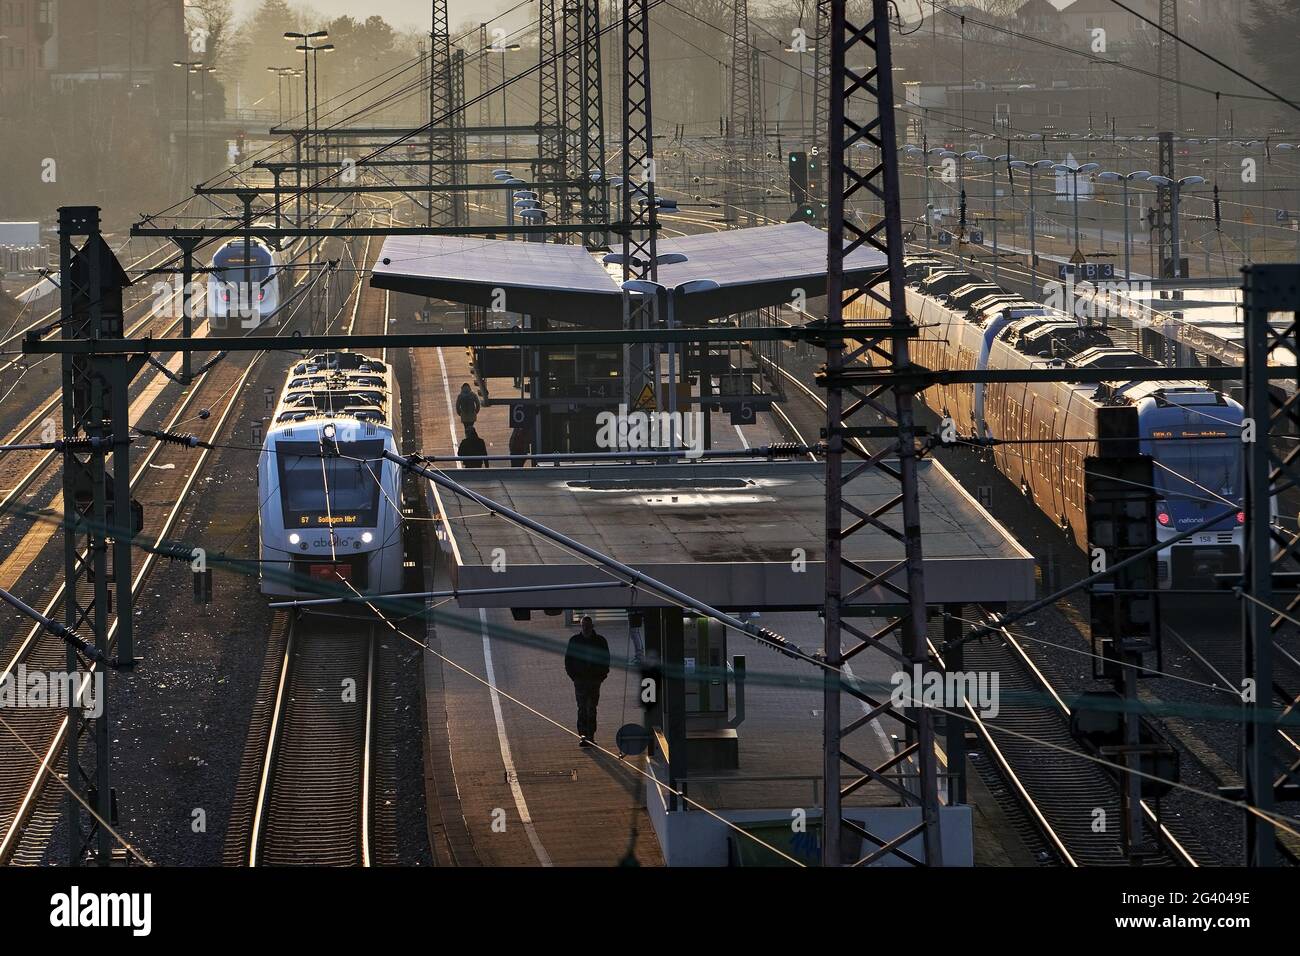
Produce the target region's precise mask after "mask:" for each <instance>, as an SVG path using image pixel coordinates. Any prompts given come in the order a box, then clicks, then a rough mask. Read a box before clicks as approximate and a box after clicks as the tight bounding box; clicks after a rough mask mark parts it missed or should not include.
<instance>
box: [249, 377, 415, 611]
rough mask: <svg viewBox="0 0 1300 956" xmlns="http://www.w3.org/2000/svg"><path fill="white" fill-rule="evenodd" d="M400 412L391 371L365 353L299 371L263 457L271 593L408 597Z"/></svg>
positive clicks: (264, 572)
mask: <svg viewBox="0 0 1300 956" xmlns="http://www.w3.org/2000/svg"><path fill="white" fill-rule="evenodd" d="M400 424H401V411H400V403H399V396H398V391H397V386H396V382H395V381H394V379H393V371H392V367H391V366H389V365H388V364H387V363H386V362H384V361H382V360H380V359H376V358H371V357H370V356H367V355H362V354H361V353H359V352H323V353H320V354H318V355H315V356H312V357H310V358H307V359H304V360H302V361H300V362H297V363H295V364H294V366H293V368H292V370H291V371H290V374H289V377H288V380H287V381H286V382H285V385H284V388H283V390H282V391H281V394H280V401H279V402H278V404H277V405H276V409H275V415H274V418H273V419H272V421H271V425H270V427H269V428H268V429H267V433H266V439H265V441H264V442H263V444H262V451H261V454H260V455H259V457H258V465H257V490H258V502H259V505H258V523H259V540H260V558H261V566H260V567H261V572H260V575H261V585H262V593H263V594H267V595H275V596H279V597H305V596H322V595H327V596H344V595H350V594H352V593H353V591H354V590H355V591H356V592H360V593H361V594H366V595H370V594H386V593H393V592H397V591H400V590H401V588H402V577H403V522H402V514H401V506H400V503H401V501H402V470H401V468H399V467H398V466H397V465H395V464H393V463H392V462H390V461H387V460H385V459H384V457H383V455H384V452H385V451H391V452H397V451H398V445H397V439H396V437H395V434H394V433H395V432H396V431H397V429H398V428H400Z"/></svg>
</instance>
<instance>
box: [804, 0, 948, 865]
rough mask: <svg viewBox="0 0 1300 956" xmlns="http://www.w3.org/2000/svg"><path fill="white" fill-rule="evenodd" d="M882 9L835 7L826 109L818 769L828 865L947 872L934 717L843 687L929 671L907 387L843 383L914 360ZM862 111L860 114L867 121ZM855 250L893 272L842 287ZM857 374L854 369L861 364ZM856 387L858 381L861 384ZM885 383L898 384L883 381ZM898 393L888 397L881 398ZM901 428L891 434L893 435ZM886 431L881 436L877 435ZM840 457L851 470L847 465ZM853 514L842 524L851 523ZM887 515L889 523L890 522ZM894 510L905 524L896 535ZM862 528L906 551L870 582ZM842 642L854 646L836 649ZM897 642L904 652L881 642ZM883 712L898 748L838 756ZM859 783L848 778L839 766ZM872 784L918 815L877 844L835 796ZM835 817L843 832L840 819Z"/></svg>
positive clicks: (882, 5) (876, 3)
mask: <svg viewBox="0 0 1300 956" xmlns="http://www.w3.org/2000/svg"><path fill="white" fill-rule="evenodd" d="M888 11H889V2H888V0H872V3H871V19H870V21H868V22H867V23H865V24H863V25H861V26H857V25H854V24H852V23H850V22H848V20H847V18H846V15H845V0H832V2H831V3H830V41H831V42H830V80H831V82H830V93H831V97H830V104H829V105H830V109H829V114H828V115H829V128H828V132H829V154H828V158H829V167H830V191H829V196H828V198H829V201H830V202H829V210H828V212H829V231H830V235H829V242H828V270H827V286H826V302H827V308H826V369H825V373H824V376H823V383H824V385H825V386H826V389H827V393H826V441H827V456H826V605H825V619H826V620H825V625H826V630H825V642H826V643H825V657H826V663H827V664H828V665H829V667H830V668H831V669H832V674H831V675H829V676H828V678H827V680H826V683H825V714H824V735H825V753H824V772H825V778H826V796H825V809H824V813H825V820H826V824H825V835H824V839H823V843H822V852H823V857H822V861H823V863H824V864H826V865H832V866H838V865H839V864H840V863H841V851H840V847H841V837H842V835H843V834H844V833H845V832H851V833H855V834H857V835H859V836H861V837H862V839H863V840H864V841H865V843H866V844H867V846H864V849H865V850H866V851H867V852H866V853H865V855H864V856H862V857H861V858H858V859H857V860H856V862H857V863H859V864H868V863H872V862H874V861H875V860H877V859H879V858H881V857H883V856H885V855H886V854H889V853H893V854H894V855H896V856H899V857H901V858H902V859H904V860H906V861H908V862H910V863H914V864H922V863H926V864H930V865H941V864H942V861H943V860H942V852H941V850H940V840H939V802H938V768H937V762H936V757H935V750H934V722H933V711H931V710H930V709H928V708H924V707H911V708H906V709H904V710H903V711H902V712H899V710H898V709H896V708H895V707H893V705H892V704H891V702H890V700H889V699H885V700H877V699H875V698H874V697H872V696H871V695H870V694H868V693H866V692H864V691H863V690H862V689H861V688H859V687H857V686H854V685H852V684H849V683H845V681H844V676H845V675H844V673H843V670H844V667H845V665H846V664H847V663H848V661H849V660H850V659H852V658H853V657H855V656H857V655H858V654H859V653H861V652H863V651H868V650H871V649H873V648H874V649H876V650H878V651H880V652H883V653H886V654H888V655H889V656H891V657H892V658H893V659H894V660H895V661H896V662H897V663H898V664H901V666H903V667H906V668H907V669H908V671H909V672H914V669H915V668H918V667H919V668H920V669H921V671H922V673H924V672H925V671H926V670H929V669H932V666H933V665H932V664H931V661H930V659H929V655H928V654H927V645H926V607H925V591H924V586H923V580H922V565H921V525H920V505H919V502H918V498H917V458H918V451H917V444H916V435H915V426H914V424H913V412H912V406H913V395H914V391H915V389H914V388H913V386H911V385H908V384H904V383H899V384H892V383H890V382H888V381H881V382H878V383H872V384H870V385H868V386H866V387H855V386H854V385H853V384H852V378H851V377H850V376H847V375H845V372H846V371H847V370H848V369H849V367H850V366H851V365H856V364H857V363H858V361H859V359H863V358H866V357H867V356H868V355H870V356H872V357H874V358H876V359H878V360H881V362H883V364H885V365H886V369H885V372H886V373H887V372H889V371H901V370H904V369H907V368H908V367H909V365H910V359H909V356H908V344H909V340H910V337H911V336H912V335H914V334H915V326H914V325H913V324H912V322H911V320H910V318H909V317H908V314H907V308H906V301H905V298H904V289H905V283H906V279H905V276H904V272H903V235H902V218H901V210H900V203H899V184H898V164H897V150H896V148H895V147H896V139H897V137H896V134H895V128H894V110H893V102H894V90H893V77H892V74H891V72H890V66H891V58H890V47H889V19H888ZM850 53H854V54H857V55H858V58H859V59H860V58H862V57H864V56H865V58H866V61H867V63H869V64H870V66H869V67H867V68H866V70H865V72H859V70H858V69H857V68H851V67H848V66H846V60H847V58H848V56H849V54H850ZM860 117H866V118H865V119H861V118H860ZM859 145H869V146H873V147H874V148H875V155H876V156H877V157H879V159H878V161H877V162H876V164H875V165H873V166H871V167H869V168H867V169H866V170H865V171H858V170H854V169H852V168H851V167H850V166H849V163H848V157H849V152H850V150H852V149H853V148H854V147H856V146H859ZM861 193H865V194H866V198H874V199H876V200H879V201H880V203H881V205H882V208H883V212H884V215H883V217H882V218H881V219H880V220H879V221H878V222H876V223H874V224H872V225H869V226H860V225H858V224H857V223H855V222H853V221H851V220H850V219H849V217H848V216H846V207H847V206H848V205H849V203H850V202H851V201H852V200H853V199H854V198H855V197H857V196H858V195H859V194H861ZM862 247H868V248H871V249H875V250H877V251H880V252H883V253H884V254H885V255H886V256H887V258H888V263H889V266H888V269H887V270H886V271H884V272H877V273H875V274H872V275H869V276H868V277H867V278H865V279H863V280H862V282H861V284H852V285H846V284H845V281H844V271H843V263H844V258H845V256H846V255H848V254H849V253H851V252H853V251H854V250H857V249H859V248H862ZM860 300H865V301H863V302H862V304H863V305H866V304H868V302H870V303H874V304H875V305H876V306H877V307H880V308H883V310H884V314H885V315H886V316H887V317H888V318H887V321H884V322H879V321H874V322H870V323H867V322H856V321H855V322H854V323H853V324H848V323H846V322H845V316H844V313H845V309H846V307H848V306H851V305H853V304H855V303H858V302H859V301H860ZM859 368H860V366H859ZM859 380H861V379H860V377H859ZM891 386H892V387H891ZM891 394H892V401H891V400H890V398H889V396H890V395H891ZM872 413H875V414H876V415H878V416H879V417H880V418H881V419H883V420H884V421H885V422H886V423H888V426H889V428H888V429H887V430H888V432H889V433H891V434H895V433H896V436H897V441H896V442H894V443H891V444H890V445H889V446H888V447H886V448H882V449H880V450H878V451H874V452H868V451H863V450H861V449H860V447H859V446H858V445H857V443H856V442H854V441H852V440H851V439H853V438H855V437H860V436H862V435H864V434H870V433H864V432H863V431H861V430H860V429H859V425H858V423H859V422H862V423H865V422H866V421H868V420H870V416H871V415H872ZM895 430H896V431H895ZM878 431H884V430H878ZM846 457H848V458H849V459H850V462H849V463H847V467H846V462H845V461H844V459H845V458H846ZM869 473H876V474H880V473H883V474H884V475H886V476H887V477H888V478H889V480H890V481H893V482H897V484H898V494H897V495H896V496H894V497H892V498H891V499H890V500H889V501H887V502H886V503H884V504H883V505H881V506H880V507H879V508H877V509H875V510H874V511H872V512H870V513H868V512H864V511H862V510H860V509H858V508H857V507H855V506H853V505H851V504H850V503H849V502H848V501H846V500H845V492H846V490H851V489H852V487H853V482H854V481H855V480H859V479H860V478H862V476H864V475H866V474H869ZM846 514H847V515H848V516H849V518H850V520H849V523H848V524H847V526H846V525H845V515H846ZM891 516H892V517H893V518H894V519H895V522H893V523H891V522H890V521H889V520H888V519H889V518H890V517H891ZM899 516H901V519H902V527H901V529H900V528H898V527H895V524H896V519H897V518H898V517H899ZM867 528H874V529H876V530H878V531H882V532H884V533H885V534H887V535H888V536H889V537H891V538H893V539H894V540H895V541H897V542H899V543H900V544H901V545H902V546H903V557H902V558H901V559H900V560H898V561H897V562H896V563H894V564H893V565H892V566H890V567H889V568H887V569H886V570H884V571H883V572H881V573H879V574H876V573H873V572H872V571H870V570H868V569H867V568H865V567H863V566H862V565H861V564H859V563H857V562H855V561H854V560H852V559H851V558H848V557H846V556H845V555H844V552H843V544H844V542H845V541H846V540H848V539H850V538H852V536H853V535H854V534H855V533H857V532H859V531H863V530H864V529H867ZM873 594H874V595H876V596H877V598H876V599H877V600H879V597H878V596H879V595H882V594H889V595H892V596H893V597H894V599H895V600H897V601H899V602H901V608H902V610H901V612H899V613H898V614H897V616H895V617H892V618H891V619H887V620H886V621H885V623H884V625H883V626H881V627H879V628H877V629H875V630H874V631H871V632H868V631H867V630H866V629H864V628H862V627H860V626H859V624H858V623H857V622H859V621H862V620H865V619H867V618H868V617H879V616H880V615H881V614H883V613H886V612H885V611H881V610H876V611H872V610H870V609H869V607H868V606H867V605H865V604H864V603H863V602H864V600H869V599H870V598H871V596H872V595H873ZM845 636H847V637H848V638H849V640H850V642H851V644H850V646H849V647H848V649H847V650H846V649H844V648H843V646H842V640H843V638H844V637H845ZM893 637H896V638H897V639H898V641H899V643H900V647H901V651H902V654H901V656H899V655H898V654H897V653H896V652H894V651H893V650H892V649H891V648H889V647H888V644H887V642H888V641H889V640H890V639H891V638H893ZM842 692H847V693H848V694H850V695H851V696H853V697H855V698H857V699H858V700H860V701H862V702H863V703H864V704H866V705H867V707H868V708H869V712H868V713H867V714H866V715H864V716H862V717H860V718H858V719H856V720H854V721H853V722H852V723H850V724H848V725H847V726H842V725H841V708H840V704H841V694H842ZM881 717H889V718H892V719H894V720H895V721H897V722H898V723H899V724H901V725H902V726H903V728H904V729H905V730H906V732H907V741H906V746H904V747H902V748H901V749H900V751H899V752H898V753H897V754H895V755H891V756H889V757H887V759H886V760H885V761H884V763H882V764H881V765H879V766H876V767H871V766H868V765H867V764H865V763H863V762H862V761H860V760H858V759H856V758H854V757H852V756H850V755H849V754H847V753H845V752H844V749H843V746H842V740H843V738H845V737H847V736H848V735H849V734H851V733H853V732H854V731H857V730H859V729H860V728H862V727H865V726H867V725H869V724H870V723H871V721H872V720H875V719H877V718H881ZM905 762H910V763H911V764H912V766H913V767H914V768H915V770H916V771H917V776H918V784H919V786H918V787H916V788H908V787H904V786H902V785H901V784H899V783H898V782H897V781H895V780H892V779H890V778H889V777H888V776H887V774H889V773H890V772H891V771H892V770H894V769H895V768H898V767H900V766H904V765H905ZM846 764H847V765H848V766H849V767H851V768H852V769H853V770H854V771H855V775H854V776H853V778H852V779H851V780H849V781H848V782H847V783H843V782H842V775H841V772H842V768H843V766H844V765H846ZM872 781H875V782H878V783H880V784H882V785H884V786H886V787H888V788H889V789H890V790H892V791H894V792H895V793H897V794H898V795H899V796H900V797H901V798H902V800H903V801H904V803H905V804H907V805H911V806H917V805H919V807H920V811H921V812H920V819H919V821H918V822H917V823H916V824H915V825H914V826H912V827H908V828H907V829H906V830H904V832H902V833H901V834H899V835H898V836H896V837H892V838H885V837H877V836H875V835H874V834H872V833H870V832H869V831H868V830H867V829H866V828H864V827H863V826H862V825H860V824H859V823H857V822H854V821H852V820H848V819H846V818H845V817H844V814H843V800H844V798H845V797H847V796H849V795H850V794H852V793H853V792H855V791H856V790H858V789H859V788H861V787H862V786H864V785H865V784H867V783H869V782H872ZM837 821H838V824H839V825H836V822H837ZM918 835H919V836H921V837H922V840H923V844H924V848H925V849H924V855H923V859H917V858H916V857H914V856H913V855H912V854H910V853H908V852H906V851H905V850H904V849H903V846H904V844H906V843H907V842H908V841H910V840H911V839H913V838H914V837H916V836H918Z"/></svg>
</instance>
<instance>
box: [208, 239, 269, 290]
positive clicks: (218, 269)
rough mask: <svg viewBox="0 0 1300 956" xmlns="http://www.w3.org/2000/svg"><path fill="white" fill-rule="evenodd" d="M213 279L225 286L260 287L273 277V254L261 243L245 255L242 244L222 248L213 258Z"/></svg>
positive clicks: (253, 246) (248, 249)
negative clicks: (248, 284) (236, 284)
mask: <svg viewBox="0 0 1300 956" xmlns="http://www.w3.org/2000/svg"><path fill="white" fill-rule="evenodd" d="M212 268H213V270H214V271H213V273H212V277H213V279H215V280H216V281H217V282H220V283H222V284H223V285H224V284H231V283H242V282H256V283H258V284H259V285H260V284H261V283H263V282H265V281H266V280H267V277H269V276H270V275H271V253H270V252H269V251H268V250H267V248H266V247H265V246H263V245H261V244H259V243H253V244H252V245H250V246H249V247H248V248H247V254H245V248H244V244H243V243H242V242H231V243H227V244H226V245H224V246H222V247H221V249H219V250H218V251H217V254H216V255H215V256H213V257H212Z"/></svg>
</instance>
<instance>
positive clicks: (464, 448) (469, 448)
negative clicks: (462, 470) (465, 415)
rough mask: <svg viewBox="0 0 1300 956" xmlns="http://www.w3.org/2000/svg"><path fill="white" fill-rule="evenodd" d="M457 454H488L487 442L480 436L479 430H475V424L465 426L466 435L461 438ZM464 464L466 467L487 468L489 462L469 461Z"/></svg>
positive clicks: (470, 455)
mask: <svg viewBox="0 0 1300 956" xmlns="http://www.w3.org/2000/svg"><path fill="white" fill-rule="evenodd" d="M456 454H457V455H459V456H460V457H461V458H470V457H474V456H480V457H483V456H486V455H487V444H486V443H485V442H484V441H483V439H482V438H480V437H479V435H478V432H476V431H474V426H473V425H466V426H465V437H464V438H462V439H461V442H460V447H458V448H457V449H456ZM464 465H465V467H466V468H486V467H487V466H488V463H487V462H486V461H467V462H465V463H464Z"/></svg>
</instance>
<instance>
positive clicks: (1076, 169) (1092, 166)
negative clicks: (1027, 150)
mask: <svg viewBox="0 0 1300 956" xmlns="http://www.w3.org/2000/svg"><path fill="white" fill-rule="evenodd" d="M1052 168H1053V169H1054V170H1056V171H1057V172H1058V173H1069V174H1070V177H1071V179H1072V180H1073V183H1072V185H1073V191H1074V251H1075V252H1080V251H1081V249H1080V246H1079V242H1080V238H1079V174H1080V173H1091V172H1095V171H1096V170H1098V169H1101V164H1100V163H1080V164H1079V165H1077V166H1071V165H1070V164H1069V163H1056V164H1055V165H1054V166H1053V167H1052Z"/></svg>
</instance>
